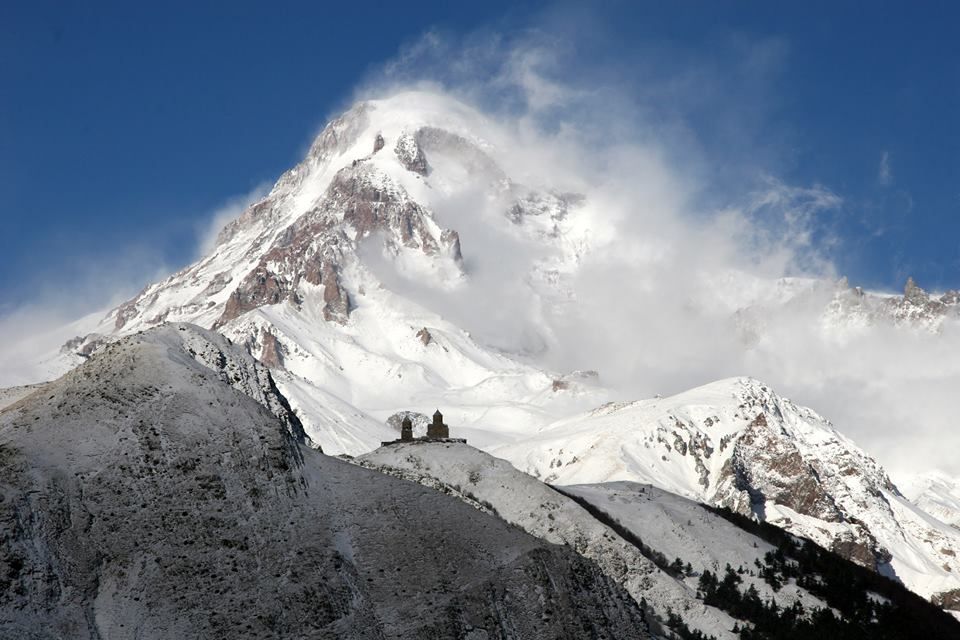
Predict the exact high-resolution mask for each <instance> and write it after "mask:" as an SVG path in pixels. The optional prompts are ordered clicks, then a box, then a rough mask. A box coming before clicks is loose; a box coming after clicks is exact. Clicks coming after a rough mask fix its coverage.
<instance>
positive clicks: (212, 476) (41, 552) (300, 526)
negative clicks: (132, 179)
mask: <svg viewBox="0 0 960 640" xmlns="http://www.w3.org/2000/svg"><path fill="white" fill-rule="evenodd" d="M248 358H249V356H248V355H247V354H246V353H245V351H244V350H243V349H241V348H238V347H236V346H232V345H229V344H228V343H226V341H225V340H224V339H223V338H221V337H219V336H216V335H214V334H211V333H208V332H204V331H202V330H199V329H197V328H193V327H190V326H186V325H180V326H167V327H163V328H160V329H157V330H152V331H150V332H147V333H144V334H142V335H137V336H133V337H130V338H125V339H123V340H121V341H120V342H118V343H115V344H113V345H111V346H109V347H107V348H106V349H105V350H104V351H102V352H101V353H99V354H98V355H96V356H94V357H93V358H91V359H90V360H89V361H88V362H87V363H85V364H84V365H82V366H81V367H79V368H78V369H76V370H74V371H72V372H70V373H69V374H67V375H66V376H65V377H63V378H62V379H60V380H58V381H55V382H53V383H51V384H49V385H47V386H46V387H44V388H43V389H42V390H40V391H38V392H35V393H34V394H33V395H31V396H29V397H27V398H24V399H22V400H20V401H19V402H17V403H15V404H14V405H11V406H10V407H8V408H6V409H4V410H3V411H2V413H0V495H2V498H3V499H2V501H0V522H2V524H3V526H2V536H3V544H2V545H0V576H2V578H0V591H2V594H3V595H2V597H0V617H2V619H3V620H4V623H3V624H4V634H5V635H7V636H8V637H17V638H26V639H40V638H51V639H52V638H62V637H70V638H120V637H138V638H206V637H231V638H266V637H278V638H279V637H285V638H288V637H304V638H307V637H309V638H388V637H469V638H478V639H479V638H491V639H492V638H498V637H502V636H503V633H505V632H504V630H509V633H510V634H514V635H516V636H517V637H538V638H565V637H569V633H570V632H571V630H576V633H578V634H580V633H583V634H584V635H587V636H591V637H602V638H640V637H645V633H644V632H643V631H642V629H643V628H644V620H643V617H642V614H641V612H640V610H639V609H638V607H637V606H636V605H635V603H634V602H633V601H632V600H631V599H630V598H629V596H628V595H627V594H626V593H624V592H623V591H622V590H621V589H620V588H619V587H617V586H616V585H615V584H613V583H612V582H611V581H610V580H609V579H607V578H606V577H605V576H604V575H603V574H602V573H601V572H600V571H599V570H598V568H597V567H596V565H594V564H592V563H590V562H588V561H585V560H583V559H582V558H580V557H578V556H576V555H575V554H573V553H572V552H570V551H568V550H564V549H561V548H558V547H553V546H551V545H546V544H543V543H540V542H538V541H536V540H535V539H534V538H531V537H530V536H527V535H526V534H523V533H521V532H519V531H517V530H516V529H513V528H511V527H509V526H508V525H506V524H505V523H502V522H500V521H499V520H497V519H495V518H493V517H490V516H487V515H484V514H482V513H479V512H477V511H475V510H474V509H472V508H470V507H469V506H467V505H464V504H462V503H461V502H459V501H457V500H454V499H452V498H449V497H447V496H443V495H441V494H439V493H436V492H434V491H432V490H429V489H425V488H423V487H419V486H417V485H415V484H412V483H406V482H402V481H398V480H395V479H393V478H389V477H386V476H383V475H381V474H377V473H374V472H371V471H366V470H363V469H359V468H357V467H355V466H352V465H348V464H346V463H343V462H340V461H337V460H334V459H330V458H327V457H326V456H324V455H323V454H321V453H319V452H317V451H315V450H311V449H306V448H304V447H302V446H301V444H300V442H299V440H300V438H301V437H302V435H301V434H300V433H299V432H298V430H297V429H296V422H295V420H293V419H292V417H291V416H290V415H289V414H288V413H284V411H283V409H284V401H283V399H282V397H281V396H278V395H277V394H276V392H275V390H274V389H273V388H272V387H271V385H270V378H269V373H266V372H265V370H263V369H262V367H259V365H257V364H256V363H253V362H252V361H251V360H249V359H248ZM264 383H265V384H264ZM231 386H232V387H233V388H231ZM277 413H279V414H280V416H281V419H283V420H285V422H286V424H285V423H284V422H282V421H281V419H278V416H277Z"/></svg>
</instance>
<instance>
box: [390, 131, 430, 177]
mask: <svg viewBox="0 0 960 640" xmlns="http://www.w3.org/2000/svg"><path fill="white" fill-rule="evenodd" d="M393 152H394V153H395V154H397V159H398V160H400V164H402V165H403V166H404V167H405V168H406V169H407V171H413V172H414V173H418V174H420V175H421V176H426V175H427V174H428V173H429V172H430V165H428V164H427V156H425V155H424V153H423V149H421V148H420V145H419V144H417V140H416V139H415V138H414V136H412V135H411V134H409V133H404V134H402V135H401V136H400V137H399V138H398V139H397V146H396V147H394V149H393Z"/></svg>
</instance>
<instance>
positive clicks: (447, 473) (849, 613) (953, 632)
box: [356, 442, 960, 640]
mask: <svg viewBox="0 0 960 640" xmlns="http://www.w3.org/2000/svg"><path fill="white" fill-rule="evenodd" d="M356 462H357V463H358V464H361V465H363V466H367V467H371V468H375V469H378V470H380V471H382V472H384V473H388V474H392V475H396V476H399V477H402V478H406V479H408V480H412V481H415V482H419V483H421V484H424V485H427V486H432V487H434V488H437V489H438V490H440V491H443V492H445V493H449V494H451V495H456V496H458V497H460V498H461V499H462V500H464V501H465V502H467V503H469V504H472V505H474V506H475V507H476V508H478V509H482V510H486V511H490V512H493V513H496V514H497V515H498V516H500V517H501V518H503V519H504V520H506V521H508V522H511V523H513V524H515V525H517V526H519V527H521V528H522V529H524V530H525V531H527V532H529V533H531V534H533V535H535V536H537V537H539V538H542V539H544V540H548V541H551V542H556V543H562V544H565V545H568V546H570V547H571V548H573V549H575V550H576V551H577V552H578V553H581V554H582V555H584V556H586V557H588V558H591V559H593V560H595V561H596V562H597V564H598V565H599V566H600V567H601V569H602V570H603V571H604V572H605V573H606V574H607V575H608V576H610V577H611V578H613V579H614V580H616V581H617V582H619V583H621V584H623V585H624V586H625V588H626V589H627V590H628V591H629V593H630V594H631V595H632V596H633V597H634V598H635V599H636V600H637V602H639V603H641V604H642V605H643V606H644V607H647V608H649V609H650V611H651V613H652V614H653V615H652V616H651V622H654V623H655V627H656V629H658V630H660V631H662V632H663V633H665V634H666V633H676V634H678V635H679V636H680V637H683V638H706V637H714V638H736V637H739V638H767V639H773V638H790V639H800V638H852V639H862V640H867V639H870V640H873V639H874V638H902V639H909V638H914V637H917V635H916V634H917V633H918V632H919V630H921V629H922V630H923V633H924V634H925V637H927V638H931V639H933V638H944V639H946V638H955V637H960V623H958V622H957V621H955V620H954V619H953V618H952V617H951V616H950V615H949V614H947V613H945V612H943V611H940V610H938V608H937V607H936V606H934V605H932V604H930V603H929V602H926V601H924V599H923V598H920V597H919V596H917V595H915V594H913V593H911V592H909V591H908V590H906V589H905V588H904V587H903V586H902V585H900V584H898V583H897V582H895V581H893V580H889V579H887V578H885V577H883V576H880V575H878V574H877V573H875V572H873V571H870V570H867V569H865V568H863V567H859V566H857V565H856V564H854V563H852V562H850V561H848V560H845V559H843V558H842V557H840V556H838V555H836V554H834V553H831V552H829V551H827V550H825V549H822V548H821V547H819V546H817V545H815V544H813V543H811V542H809V541H807V540H804V539H801V538H796V537H794V536H792V535H790V534H787V533H785V532H784V531H783V530H782V529H779V528H777V527H774V526H772V525H764V524H762V523H758V522H756V521H753V520H751V519H749V518H745V517H743V516H738V515H737V514H734V513H733V512H731V511H722V510H718V509H715V508H710V507H707V506H705V505H703V504H699V503H696V502H694V501H691V500H687V499H685V498H682V497H680V496H676V495H674V494H671V493H668V492H665V491H662V490H660V489H657V488H655V487H651V486H649V485H641V484H636V483H629V482H617V483H606V484H596V485H576V486H568V487H551V486H549V485H546V484H544V483H542V482H540V481H538V480H536V479H535V478H532V477H530V476H528V475H526V474H523V473H521V472H519V471H517V470H516V469H514V468H513V467H511V466H510V464H509V463H507V462H506V461H504V460H500V459H497V458H494V457H492V456H490V455H488V454H486V453H483V452H481V451H478V450H476V449H474V448H472V447H470V446H468V445H466V444H457V443H440V442H413V443H409V444H407V443H404V444H392V445H389V446H385V447H382V448H380V449H378V450H377V451H374V452H372V453H370V454H367V455H365V456H362V457H361V458H359V459H358V460H357V461H356Z"/></svg>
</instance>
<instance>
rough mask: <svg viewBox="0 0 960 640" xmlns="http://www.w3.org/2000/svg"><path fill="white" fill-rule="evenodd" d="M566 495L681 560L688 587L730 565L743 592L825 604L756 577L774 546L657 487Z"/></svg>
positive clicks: (590, 487) (575, 490) (570, 489)
mask: <svg viewBox="0 0 960 640" xmlns="http://www.w3.org/2000/svg"><path fill="white" fill-rule="evenodd" d="M563 491H564V492H566V493H570V494H573V495H576V496H579V497H581V498H583V499H585V500H586V501H587V502H589V503H591V504H593V505H594V506H596V507H597V508H599V509H600V510H601V511H603V512H604V513H606V514H608V515H609V516H610V517H611V518H613V519H614V520H616V521H617V522H619V523H620V524H621V525H622V526H624V527H626V528H627V529H629V530H630V531H632V532H633V533H634V534H636V535H637V536H638V537H639V538H640V539H641V540H644V541H646V542H647V543H648V544H650V545H651V546H652V547H653V548H654V549H656V550H657V551H658V552H660V553H662V554H663V555H664V556H665V557H666V558H667V559H668V560H670V561H673V560H674V559H675V558H681V559H682V560H683V562H684V563H689V564H690V566H691V568H692V570H693V571H692V572H691V575H690V576H689V577H687V578H686V581H687V583H688V584H691V585H694V584H696V577H695V576H699V575H701V574H702V573H703V572H704V571H711V572H713V573H715V574H716V573H719V574H722V573H723V571H724V568H725V567H726V566H727V565H729V566H731V567H733V568H734V569H736V570H740V569H743V570H744V571H743V574H742V575H743V576H744V577H743V580H744V582H745V584H744V587H743V588H744V589H746V588H747V587H749V585H753V586H754V588H755V589H756V590H757V591H758V592H759V593H760V594H761V597H762V598H763V599H764V600H769V599H773V600H774V601H775V602H776V603H777V604H778V606H781V607H789V606H792V605H793V603H794V602H800V603H801V604H802V605H803V607H804V608H805V609H807V610H809V609H812V608H817V607H824V606H826V605H825V603H824V602H823V601H822V600H820V599H819V598H817V597H815V596H813V595H811V594H810V593H808V592H806V591H805V590H803V589H801V588H800V587H798V586H797V584H796V582H792V583H788V584H785V585H784V586H783V587H782V588H781V589H779V590H778V591H774V590H773V589H772V588H771V587H770V586H769V585H768V584H767V583H766V582H764V581H763V580H762V579H760V578H759V577H758V576H757V575H752V574H751V572H752V571H753V569H754V567H755V566H756V563H757V562H761V563H762V562H763V560H764V556H765V555H766V554H767V553H768V552H770V551H773V550H774V549H775V547H774V546H773V545H771V544H770V543H768V542H766V541H764V540H763V539H761V538H758V537H757V536H755V535H752V534H750V533H748V532H746V531H744V530H743V529H740V528H739V527H737V526H735V525H733V524H732V523H730V522H728V521H727V520H725V519H724V518H722V517H720V516H718V515H716V514H714V513H711V512H710V511H708V510H707V509H705V508H704V506H703V505H702V504H700V503H697V502H694V501H692V500H688V499H686V498H681V497H680V496H678V495H676V494H673V493H669V492H667V491H663V490H662V489H658V488H657V487H654V486H652V485H642V484H637V483H634V482H608V483H602V484H584V485H570V486H565V487H563Z"/></svg>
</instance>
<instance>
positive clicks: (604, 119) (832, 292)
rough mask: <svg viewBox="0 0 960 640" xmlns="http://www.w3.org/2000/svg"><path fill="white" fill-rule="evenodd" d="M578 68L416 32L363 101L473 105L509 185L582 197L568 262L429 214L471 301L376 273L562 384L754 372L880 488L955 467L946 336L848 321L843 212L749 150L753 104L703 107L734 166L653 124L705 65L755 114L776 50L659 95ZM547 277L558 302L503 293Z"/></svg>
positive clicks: (953, 371) (693, 139) (635, 80)
mask: <svg viewBox="0 0 960 640" xmlns="http://www.w3.org/2000/svg"><path fill="white" fill-rule="evenodd" d="M575 50H576V47H575V46H572V45H570V44H569V43H568V44H567V45H563V46H560V45H558V44H557V42H556V41H551V40H550V39H549V38H546V37H544V36H543V35H542V34H533V35H531V34H524V35H522V36H519V37H517V38H513V39H511V38H506V37H502V36H495V35H491V34H477V35H474V36H473V37H471V38H468V39H467V40H466V44H464V45H459V46H455V45H453V44H452V43H451V41H449V40H447V39H444V38H443V37H442V36H440V35H437V34H429V35H428V36H427V37H425V38H424V39H422V40H421V41H419V42H417V43H414V44H412V45H411V46H409V47H408V48H407V49H405V50H404V51H403V52H402V54H401V55H400V56H399V57H398V59H397V60H395V61H393V62H392V63H391V64H389V65H387V67H386V69H385V70H384V72H383V74H382V76H378V77H375V78H373V79H371V80H368V82H367V83H366V84H365V85H364V87H363V88H362V90H361V91H360V93H359V95H388V94H395V93H396V92H398V91H401V90H404V89H412V88H420V89H422V88H424V87H425V86H426V87H429V89H430V90H431V91H432V92H439V93H443V94H446V95H450V96H454V97H457V98H461V99H463V100H465V101H468V102H470V103H472V104H474V105H478V106H479V107H480V109H481V110H482V111H483V112H484V113H485V114H486V115H487V116H488V119H489V120H488V121H487V122H485V123H484V124H483V127H481V129H480V130H482V131H484V136H485V137H486V138H487V139H488V141H489V142H490V147H491V154H492V155H493V156H494V157H495V159H496V161H497V162H498V163H499V165H500V166H502V167H504V169H505V171H506V173H508V174H509V175H510V176H511V177H515V176H520V177H522V179H523V180H524V182H525V183H526V184H528V185H531V186H533V187H536V188H540V189H543V190H547V191H550V192H554V193H577V194H582V195H583V196H584V199H583V200H582V201H581V202H578V204H577V208H578V209H579V211H578V214H577V215H576V216H573V217H574V218H575V219H576V220H577V222H575V223H571V224H570V225H568V227H567V229H566V230H565V233H566V234H567V238H565V239H566V240H567V241H568V243H572V244H574V245H576V246H574V247H573V248H571V249H570V250H569V251H568V254H567V256H566V257H567V259H569V257H570V256H571V255H572V256H573V262H574V263H575V264H570V263H569V262H568V263H564V262H563V260H564V258H560V257H557V256H555V255H551V254H550V252H551V251H554V247H555V246H556V245H553V246H552V247H547V248H545V247H544V244H543V243H541V242H540V241H539V239H538V238H536V237H531V236H524V235H523V234H521V233H518V232H517V231H516V229H515V228H512V227H511V226H510V225H509V224H506V223H505V222H504V217H503V215H502V212H501V211H499V210H497V209H496V207H495V206H493V204H492V203H490V202H489V201H488V200H486V199H483V198H480V197H476V196H477V195H478V194H474V193H469V192H466V193H465V192H458V193H453V194H450V196H449V201H448V202H447V203H446V204H445V205H444V204H440V205H436V206H435V210H436V214H437V216H438V218H439V219H440V220H441V221H442V223H443V224H444V225H445V226H449V227H451V228H456V229H458V230H459V231H460V233H461V237H462V238H463V242H464V257H465V264H466V266H467V269H466V271H467V277H468V279H469V286H463V287H459V288H458V287H456V286H454V287H450V286H444V287H441V288H433V289H431V288H430V287H429V286H425V285H424V282H423V281H422V280H418V281H416V282H413V281H408V282H406V286H404V281H403V280H402V278H401V277H398V276H397V275H396V274H395V273H387V272H386V271H385V270H381V271H380V272H379V273H378V275H380V276H382V278H383V279H384V280H385V281H387V282H389V284H390V286H391V287H392V288H394V289H395V290H398V291H401V292H402V293H404V294H405V295H408V296H410V297H412V298H414V299H416V300H418V301H420V302H422V303H423V304H425V305H426V306H428V307H430V308H434V309H436V310H438V311H440V312H441V313H442V314H443V315H445V316H446V317H449V318H450V319H451V320H453V321H454V322H455V323H457V324H459V325H460V326H462V327H464V328H466V329H468V330H469V331H470V332H471V333H472V334H474V335H475V336H479V337H480V338H482V339H483V340H484V341H486V342H488V343H491V344H495V345H497V346H500V347H503V348H505V349H509V350H512V351H516V352H522V353H527V354H531V355H532V356H533V357H535V358H536V359H537V360H538V361H539V362H540V363H546V364H548V365H549V366H552V367H555V368H558V369H562V370H574V369H596V370H599V371H600V374H601V378H602V380H603V381H604V382H605V383H606V384H608V385H612V386H613V387H615V388H617V389H618V390H619V392H620V394H621V395H622V396H623V397H633V398H635V397H646V396H650V395H653V394H655V393H672V392H677V391H680V390H683V389H686V388H689V387H692V386H696V385H698V384H701V383H703V382H706V381H709V380H714V379H718V378H723V377H728V376H734V375H750V376H754V377H757V378H760V379H763V380H765V381H768V382H770V383H771V384H773V385H774V386H775V387H776V388H779V389H781V390H782V391H783V392H784V393H787V394H789V395H790V396H791V397H793V398H795V399H797V400H798V401H800V402H802V403H804V404H807V405H810V406H814V407H817V408H818V410H820V411H822V412H823V413H824V414H826V415H829V416H831V417H832V418H833V419H834V420H835V422H836V423H837V424H838V425H841V428H842V429H843V430H844V432H845V433H846V434H847V435H849V436H850V437H852V438H854V439H855V440H856V441H858V442H860V443H862V444H863V445H864V446H865V447H866V448H867V449H868V450H870V451H871V452H874V453H876V454H877V455H878V456H879V457H880V459H881V460H883V461H884V463H885V464H886V465H887V466H888V467H889V468H891V470H892V471H894V472H895V473H896V472H898V471H904V470H908V469H910V468H911V467H913V466H915V465H916V464H917V463H918V462H919V461H920V460H923V461H924V463H925V464H930V463H933V464H936V465H940V466H944V467H946V468H951V469H952V470H954V471H957V470H958V469H960V467H957V466H956V465H957V464H958V463H957V462H956V461H955V460H954V459H953V456H952V455H951V454H950V453H949V452H950V451H955V450H957V448H958V447H960V436H958V435H951V433H952V432H953V429H951V427H952V418H951V417H950V416H951V414H952V413H953V411H952V409H951V406H952V402H953V401H952V399H951V394H950V392H949V391H948V389H950V388H956V386H957V384H960V364H956V363H958V362H960V360H957V358H953V357H949V356H948V357H944V355H945V354H955V353H958V352H960V339H958V335H960V333H958V330H957V328H956V326H955V323H954V322H952V321H945V322H940V321H939V320H935V321H932V322H926V321H920V322H917V323H913V324H912V325H911V326H905V325H904V324H903V323H901V325H900V326H894V323H891V322H887V321H886V320H885V319H883V318H880V319H877V318H872V319H869V320H866V321H865V320H863V319H862V318H859V317H858V316H857V314H856V313H855V311H856V310H854V313H850V312H849V310H848V309H847V308H846V307H845V306H844V304H843V300H844V299H845V296H847V294H848V290H847V287H846V285H845V283H844V282H842V281H841V282H838V280H837V278H838V276H839V275H840V274H838V273H837V272H836V268H835V267H834V264H833V259H832V258H833V257H834V256H836V255H838V252H841V251H843V243H842V241H841V239H839V238H838V237H837V236H836V235H835V234H834V233H833V232H832V222H833V221H834V220H835V218H836V216H837V215H842V214H843V208H844V206H845V205H844V202H843V200H842V198H841V196H840V195H838V194H837V193H835V192H834V191H833V190H832V189H830V188H829V187H828V186H824V185H819V184H813V185H804V186H797V185H791V184H789V183H787V182H785V181H783V180H782V179H780V178H777V177H775V175H776V173H777V164H778V163H777V161H776V159H775V153H774V152H773V151H771V149H770V148H769V147H768V146H764V145H762V144H761V143H760V142H758V135H757V131H758V130H759V128H760V126H761V124H760V123H761V122H762V120H763V119H764V110H763V107H762V106H756V105H754V106H753V107H752V108H751V109H750V110H749V113H748V115H747V116H746V117H744V118H742V119H737V118H736V117H735V116H732V115H730V113H729V111H728V110H726V109H723V108H722V105H718V111H722V112H723V119H724V122H725V124H724V127H725V131H727V132H731V131H738V132H742V136H741V137H740V145H739V146H737V147H736V148H731V146H729V145H728V146H727V147H724V148H722V149H718V148H716V147H711V146H710V145H709V144H707V143H705V142H702V141H701V140H699V139H698V138H697V131H696V130H694V129H693V128H692V127H693V125H692V123H690V122H686V121H684V120H683V119H682V117H674V118H664V117H662V114H663V110H664V105H663V104H661V102H662V101H667V100H668V101H669V107H670V109H671V110H672V111H673V112H675V113H678V114H687V113H690V112H692V111H694V110H696V109H702V108H703V105H702V104H696V105H693V103H694V102H696V101H697V100H701V101H702V100H709V99H710V97H711V95H713V92H711V90H710V89H709V87H711V86H712V87H716V86H717V84H722V83H719V81H718V80H716V78H715V77H714V78H713V79H712V80H710V81H709V82H708V81H706V80H705V81H704V82H705V88H704V93H705V94H706V95H703V96H695V95H694V83H693V81H692V79H693V78H704V76H705V75H708V74H706V73H705V69H709V71H710V72H711V74H712V75H713V76H719V77H721V78H723V77H724V74H726V76H727V77H729V78H730V81H731V83H734V84H737V83H739V84H738V86H742V87H745V89H744V93H746V94H748V95H750V96H751V97H752V98H753V99H754V100H755V101H756V102H757V103H761V104H762V103H763V101H764V99H763V97H764V94H765V93H768V92H769V91H768V90H769V87H770V86H771V80H770V78H771V76H774V75H775V74H776V69H777V60H778V58H779V57H780V56H783V55H786V53H785V52H784V50H783V48H782V47H780V46H778V45H777V43H775V42H773V43H771V42H761V43H755V45H753V46H748V45H745V44H744V43H742V42H738V43H737V45H736V46H735V47H732V49H731V50H732V51H733V53H731V54H730V55H729V56H728V57H727V61H726V62H722V61H721V62H711V63H709V65H707V63H706V62H703V63H702V64H703V65H704V68H703V69H698V68H697V65H698V64H699V63H698V62H696V61H694V62H691V63H685V64H687V65H688V66H678V63H673V62H671V63H665V66H666V67H667V68H668V69H669V70H670V71H671V72H672V73H673V74H674V77H675V78H676V82H674V83H670V82H668V80H667V79H666V78H665V77H664V75H663V74H658V73H656V72H652V71H649V70H650V69H651V67H652V64H651V63H649V62H648V64H646V65H644V66H643V67H641V68H642V69H644V71H641V72H640V76H641V77H637V74H636V72H634V73H633V74H631V73H630V71H628V70H627V69H625V68H621V69H615V68H612V67H613V66H614V65H608V66H607V67H605V68H604V69H603V70H602V72H597V73H589V72H588V71H587V70H584V68H583V66H582V65H581V64H580V62H579V60H578V59H577V58H576V57H575V55H574V52H575ZM657 53H658V52H657V51H656V50H651V55H652V56H654V57H655V56H656V54H657ZM439 61H443V63H444V64H442V65H441V64H439ZM724 64H726V67H724V66H723V65H724ZM756 69H759V70H760V71H756V72H755V75H751V73H753V71H745V70H756ZM644 74H645V75H644ZM425 78H426V79H428V80H430V81H429V82H428V81H427V80H425ZM745 78H746V79H745ZM658 90H659V91H658ZM751 119H752V120H753V121H754V122H753V123H752V124H751V122H749V121H748V120H751ZM493 122H495V123H496V124H493ZM661 123H664V124H663V126H659V125H660V124H661ZM723 139H724V140H727V141H729V137H724V138H723ZM753 150H756V153H752V151H753ZM753 157H760V158H770V159H771V160H770V162H769V167H766V168H764V167H760V166H757V165H756V164H754V163H752V162H751V161H750V160H749V159H750V158H753ZM732 164H733V165H736V166H734V167H731V166H730V165H732ZM717 167H723V169H719V168H717ZM731 178H732V179H731ZM577 225H580V226H577ZM568 248H569V247H568ZM545 264H547V265H551V267H552V269H553V270H552V271H551V274H552V275H554V276H556V275H558V274H559V277H560V278H561V280H562V281H563V287H564V291H565V294H566V295H565V296H563V297H560V298H547V297H545V296H544V294H543V291H542V290H537V288H536V287H531V286H527V285H528V284H529V283H527V282H523V281H521V280H520V279H518V277H517V275H518V274H530V273H536V272H537V271H538V269H539V270H540V271H543V270H544V265H545ZM564 269H566V271H565V270H564ZM854 284H855V283H854ZM838 296H839V299H840V302H837V299H838ZM851 317H852V319H851ZM931 443H936V444H935V445H934V446H931Z"/></svg>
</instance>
